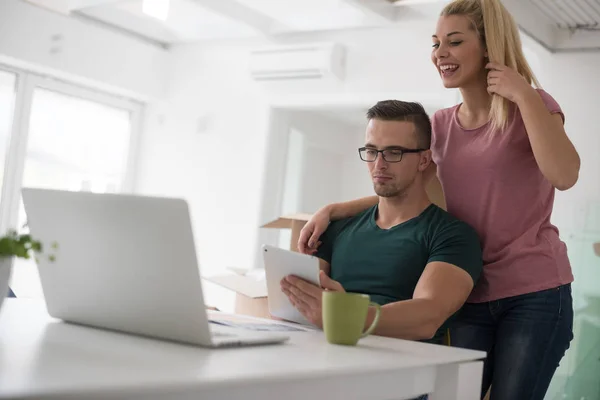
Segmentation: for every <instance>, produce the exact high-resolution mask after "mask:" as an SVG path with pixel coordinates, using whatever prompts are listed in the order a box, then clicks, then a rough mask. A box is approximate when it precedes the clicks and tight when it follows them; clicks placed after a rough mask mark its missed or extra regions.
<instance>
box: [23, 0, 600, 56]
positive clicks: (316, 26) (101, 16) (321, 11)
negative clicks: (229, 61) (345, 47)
mask: <svg viewBox="0 0 600 400" xmlns="http://www.w3.org/2000/svg"><path fill="white" fill-rule="evenodd" d="M23 1H28V2H30V3H34V4H37V5H39V6H43V7H45V8H48V9H51V10H53V11H57V12H61V13H65V14H69V15H72V16H73V17H76V18H83V19H86V20H93V21H95V22H98V23H102V24H104V25H107V26H110V27H113V28H115V29H119V30H121V31H124V32H127V33H129V34H132V35H136V36H138V37H142V38H144V39H147V40H151V41H154V42H157V43H160V44H162V45H165V46H169V45H172V44H178V43H189V42H197V41H203V40H215V39H227V38H252V37H261V36H277V35H282V34H288V33H298V32H309V31H328V30H329V31H330V30H341V29H362V28H370V27H385V26H391V25H396V24H401V23H402V21H406V20H407V19H411V18H417V17H424V18H429V19H431V20H432V21H433V20H434V19H435V18H436V17H437V15H438V14H439V10H440V8H441V7H442V5H443V4H444V3H447V2H448V0H23ZM502 1H503V3H504V4H505V6H506V7H507V8H508V9H509V11H511V13H512V14H513V16H514V17H515V20H516V21H517V23H518V24H519V26H520V28H521V29H522V31H524V32H525V33H526V34H528V35H529V36H531V37H532V38H533V39H534V40H536V41H537V42H539V43H540V44H541V45H543V46H544V47H546V48H547V49H548V50H549V51H553V52H561V51H590V50H592V51H600V0H502Z"/></svg>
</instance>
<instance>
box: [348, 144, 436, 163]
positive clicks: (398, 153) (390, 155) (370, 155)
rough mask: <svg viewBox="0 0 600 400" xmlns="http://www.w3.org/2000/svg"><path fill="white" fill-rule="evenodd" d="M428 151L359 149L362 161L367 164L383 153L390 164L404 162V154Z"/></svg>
mask: <svg viewBox="0 0 600 400" xmlns="http://www.w3.org/2000/svg"><path fill="white" fill-rule="evenodd" d="M425 150H426V149H405V148H403V147H394V148H390V149H384V150H377V149H374V148H371V147H361V148H359V149H358V154H359V155H360V159H361V160H363V161H365V162H373V161H375V160H377V156H378V155H379V153H381V156H382V157H383V159H384V160H385V161H387V162H390V163H397V162H400V161H402V156H403V155H404V153H420V152H422V151H425Z"/></svg>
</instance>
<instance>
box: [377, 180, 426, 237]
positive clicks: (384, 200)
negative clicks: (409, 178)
mask: <svg viewBox="0 0 600 400" xmlns="http://www.w3.org/2000/svg"><path fill="white" fill-rule="evenodd" d="M430 205H431V201H430V200H429V197H428V196H427V192H425V189H420V190H409V191H407V192H406V193H403V194H401V195H399V196H395V197H380V198H379V205H378V207H377V209H378V213H377V225H378V226H379V227H380V228H382V229H389V228H391V227H393V226H396V225H399V224H401V223H403V222H406V221H408V220H409V219H412V218H414V217H416V216H418V215H419V214H421V213H422V212H423V210H425V209H426V208H427V207H429V206H430Z"/></svg>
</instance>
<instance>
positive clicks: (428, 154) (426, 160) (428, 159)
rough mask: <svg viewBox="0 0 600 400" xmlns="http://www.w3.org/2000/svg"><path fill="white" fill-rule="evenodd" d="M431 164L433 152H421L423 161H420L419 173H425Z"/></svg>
mask: <svg viewBox="0 0 600 400" xmlns="http://www.w3.org/2000/svg"><path fill="white" fill-rule="evenodd" d="M429 164H431V150H425V151H423V152H421V159H420V160H419V172H423V171H425V170H426V169H427V167H429Z"/></svg>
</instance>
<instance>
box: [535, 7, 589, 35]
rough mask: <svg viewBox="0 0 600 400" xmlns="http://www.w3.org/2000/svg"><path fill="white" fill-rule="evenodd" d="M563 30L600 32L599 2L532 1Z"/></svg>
mask: <svg viewBox="0 0 600 400" xmlns="http://www.w3.org/2000/svg"><path fill="white" fill-rule="evenodd" d="M532 2H533V4H534V5H535V6H536V7H537V9H538V10H539V11H540V12H541V13H543V14H545V15H546V16H547V17H548V18H550V19H551V20H552V21H553V22H554V23H555V24H556V25H557V26H558V27H559V28H561V29H571V30H576V29H583V30H599V31H600V1H598V0H532Z"/></svg>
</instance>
